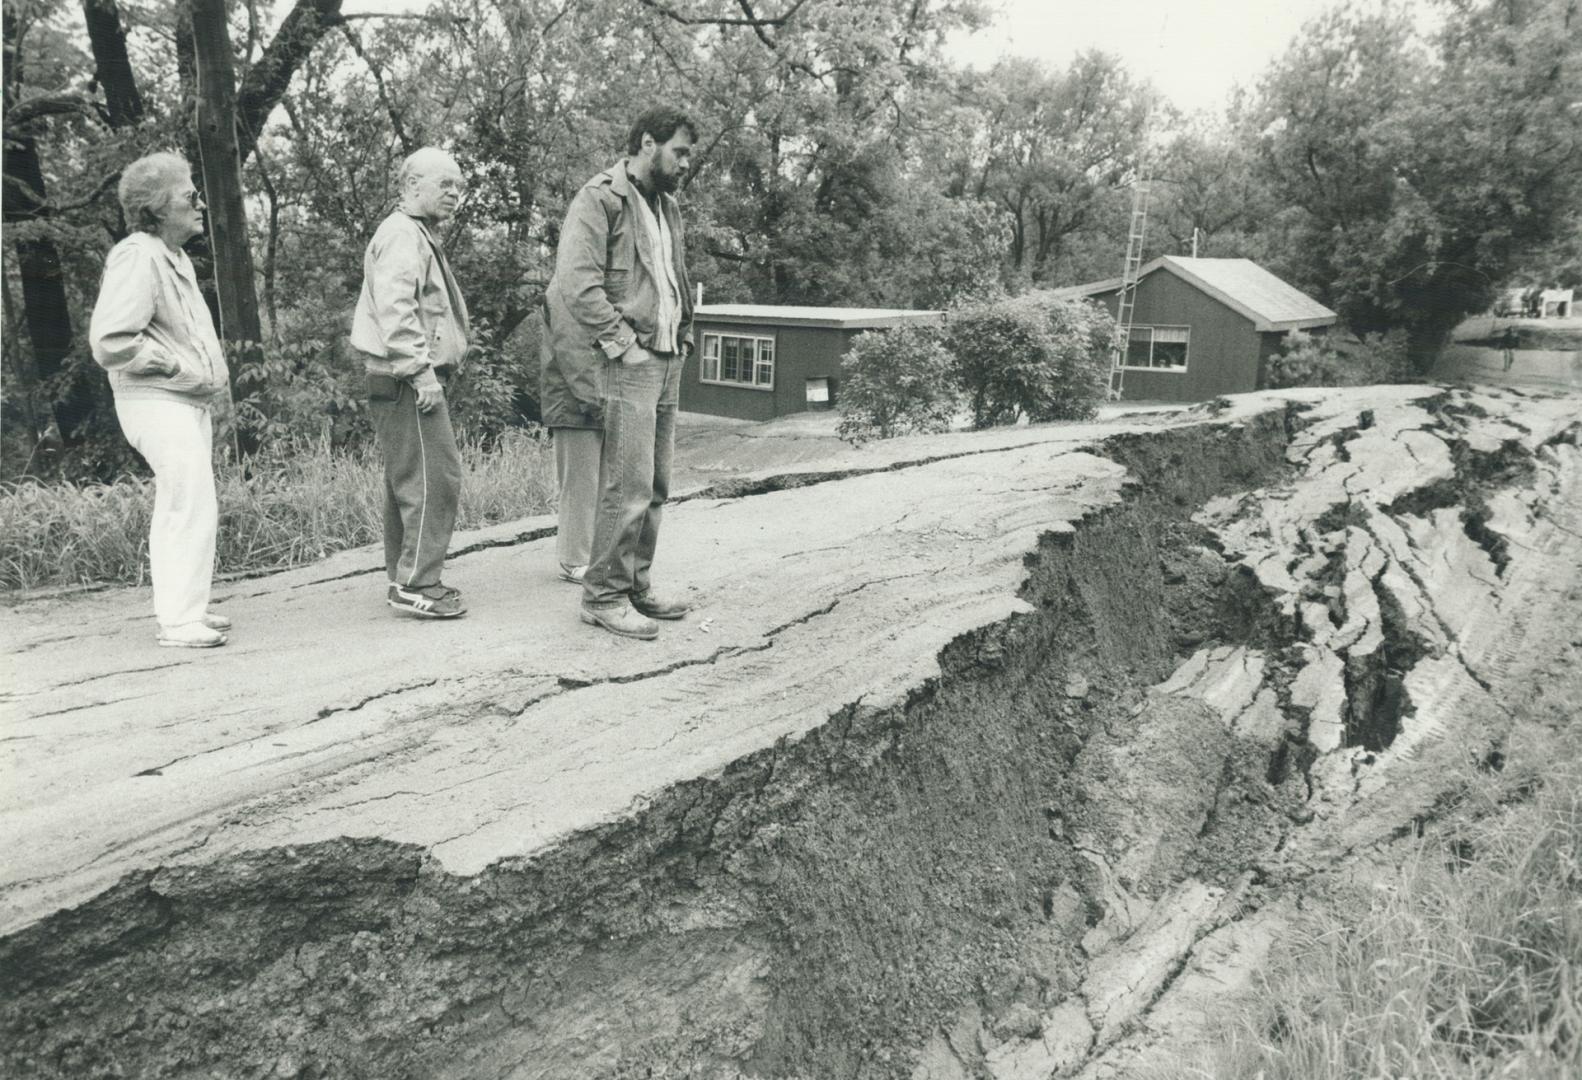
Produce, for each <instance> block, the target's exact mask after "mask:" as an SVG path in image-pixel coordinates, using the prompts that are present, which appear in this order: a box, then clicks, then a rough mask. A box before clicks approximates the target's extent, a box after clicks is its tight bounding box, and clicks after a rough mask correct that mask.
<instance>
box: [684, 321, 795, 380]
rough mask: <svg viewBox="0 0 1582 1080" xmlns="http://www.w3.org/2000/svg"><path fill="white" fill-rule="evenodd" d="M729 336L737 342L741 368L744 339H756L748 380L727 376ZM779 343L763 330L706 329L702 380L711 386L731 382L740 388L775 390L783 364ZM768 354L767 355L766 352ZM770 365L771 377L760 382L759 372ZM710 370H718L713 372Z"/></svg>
mask: <svg viewBox="0 0 1582 1080" xmlns="http://www.w3.org/2000/svg"><path fill="white" fill-rule="evenodd" d="M725 338H730V339H732V340H733V341H735V342H737V343H738V344H737V364H738V370H740V368H739V365H740V364H741V352H740V350H741V344H740V343H741V342H752V360H751V362H750V364H751V368H752V375H751V377H750V378H749V379H747V380H742V379H727V378H725V377H724V376H723V375H722V374H721V372H722V371H723V370H724V360H725V342H724V339H725ZM779 352H780V350H779V347H778V343H777V342H776V341H775V339H774V338H773V337H772V336H765V335H762V334H742V333H727V332H726V331H723V330H706V331H704V333H703V350H702V352H700V353H699V354H698V381H699V382H700V383H703V384H705V385H708V386H729V387H732V388H733V389H736V390H762V391H767V392H769V393H771V394H772V393H774V389H775V375H776V369H777V368H778V367H779V364H778V362H777V361H778V359H779ZM765 354H767V358H766V356H765ZM765 369H767V371H768V374H769V381H768V382H767V383H765V382H759V381H758V376H759V374H760V373H761V372H762V371H764V370H765ZM710 370H712V371H713V372H714V374H713V376H712V377H711V376H710V375H709V372H710Z"/></svg>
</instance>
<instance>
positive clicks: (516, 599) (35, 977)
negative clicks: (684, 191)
mask: <svg viewBox="0 0 1582 1080" xmlns="http://www.w3.org/2000/svg"><path fill="white" fill-rule="evenodd" d="M1576 406H1577V399H1576V398H1575V397H1562V396H1536V395H1524V394H1520V393H1517V392H1514V391H1507V392H1501V393H1493V392H1487V393H1479V392H1472V391H1467V390H1444V389H1440V388H1434V387H1415V388H1370V389H1368V390H1366V391H1338V392H1336V391H1332V392H1324V393H1310V394H1301V393H1290V394H1285V395H1252V396H1246V397H1241V398H1236V399H1230V400H1227V401H1223V402H1219V403H1215V404H1214V405H1211V406H1206V407H1202V408H1199V409H1196V410H1193V411H1191V412H1189V413H1187V414H1185V415H1182V416H1178V417H1174V418H1165V419H1161V418H1147V419H1139V420H1135V421H1132V422H1120V423H1115V424H1111V425H1093V426H1069V427H1048V428H1035V429H1017V430H1011V431H999V432H992V433H984V434H980V435H958V436H946V437H936V438H931V439H913V440H901V441H897V442H895V443H890V444H881V445H879V446H875V447H871V448H868V449H865V450H851V451H845V452H842V453H839V454H836V455H834V456H833V457H830V458H828V459H827V460H821V461H808V462H805V463H803V464H799V465H798V466H797V467H796V468H797V471H795V472H786V471H785V470H774V469H770V470H766V471H764V472H762V473H760V474H758V475H754V476H749V477H746V478H743V479H738V480H735V481H733V482H731V483H729V484H721V485H716V486H714V487H713V488H706V489H704V490H701V491H698V492H694V493H693V495H694V497H691V498H689V499H687V500H685V501H683V502H681V503H680V504H679V505H677V506H676V507H674V508H673V509H672V510H671V511H668V512H667V518H666V526H665V536H664V542H663V546H662V551H661V557H660V558H661V561H660V566H659V570H660V572H661V574H662V576H663V578H664V579H665V580H666V581H667V582H668V583H670V584H672V585H683V584H684V585H686V586H688V587H690V589H691V590H692V593H693V596H694V598H695V599H696V601H697V603H698V605H699V607H698V611H697V612H696V614H695V615H694V616H692V617H691V618H690V619H689V620H688V621H686V622H684V623H680V624H677V625H676V626H675V627H673V628H667V632H666V634H665V635H664V636H663V638H662V639H661V640H660V642H658V643H656V644H654V645H651V646H650V645H644V644H640V643H632V642H624V641H618V640H615V639H612V638H609V637H607V636H604V635H599V634H597V633H596V632H594V631H591V630H587V629H585V628H583V627H581V626H580V624H578V623H577V622H576V618H575V603H576V597H575V595H574V593H573V592H572V591H570V590H569V589H567V587H565V586H562V585H558V584H556V583H555V582H554V581H553V579H552V576H551V573H550V566H551V562H552V556H551V553H550V547H551V545H552V541H548V540H546V539H545V537H546V536H547V535H548V526H547V525H546V524H544V523H526V524H519V525H517V526H513V527H512V528H510V529H506V530H500V531H498V532H497V534H495V535H493V536H491V537H485V538H483V539H481V540H476V541H475V542H473V543H471V544H469V545H467V547H468V553H466V554H464V555H461V556H460V557H459V558H458V559H457V560H456V561H455V564H454V567H453V570H452V572H451V577H452V579H453V581H454V583H455V584H457V585H459V586H461V587H463V588H464V589H467V591H468V592H469V594H471V595H472V596H473V598H474V600H473V606H474V614H473V615H471V616H469V618H468V619H466V620H464V621H463V622H461V623H458V624H454V625H430V624H418V623H410V622H402V621H399V620H394V619H392V618H390V617H388V615H387V613H386V611H385V610H384V609H383V607H382V604H381V603H380V600H379V590H378V587H377V586H378V577H377V574H376V573H373V572H372V568H371V567H370V566H369V565H368V563H369V560H368V558H367V556H366V555H362V556H345V557H342V558H341V559H338V560H336V561H335V562H333V563H331V564H328V565H325V566H321V567H316V568H313V569H311V570H307V571H301V572H295V573H292V574H286V575H280V576H277V577H274V578H268V579H262V580H260V581H256V582H251V583H246V584H244V585H241V586H238V588H237V590H236V593H235V595H234V596H232V597H231V598H230V599H229V602H228V603H227V604H226V605H225V606H226V609H227V611H228V612H229V613H230V614H231V615H232V616H233V618H235V619H236V620H237V623H238V630H237V632H236V634H235V635H234V639H233V644H232V645H231V646H229V647H228V648H227V649H225V650H222V651H221V652H219V653H217V654H212V655H179V656H171V655H168V654H161V653H159V651H158V650H155V649H153V648H151V647H150V644H151V643H150V642H149V641H148V640H147V635H146V633H145V632H144V630H145V627H144V626H143V623H144V622H145V621H146V620H145V617H144V615H143V610H142V607H143V605H144V603H145V598H144V597H141V596H137V595H135V594H134V595H128V594H123V593H117V594H106V595H101V596H97V597H90V598H83V599H77V600H72V601H54V602H40V603H36V604H30V605H25V606H23V607H21V608H18V609H15V610H13V611H12V612H10V613H9V615H8V618H7V629H6V657H7V659H6V666H7V668H8V676H9V677H8V679H7V683H8V689H7V692H6V698H5V704H6V719H5V721H4V752H5V754H6V758H7V760H6V765H5V775H6V776H7V777H9V778H11V782H9V783H7V784H6V785H5V791H4V793H3V804H0V842H3V843H4V846H5V850H6V851H7V853H8V855H7V859H6V866H5V872H4V879H3V882H0V897H3V908H0V912H3V921H0V933H3V935H4V936H3V940H0V969H3V971H4V972H5V977H4V980H3V986H0V1025H3V1031H4V1036H5V1037H4V1049H3V1050H0V1055H3V1058H0V1060H3V1061H4V1062H5V1063H6V1071H7V1073H8V1074H11V1075H18V1076H60V1077H74V1078H76V1077H87V1076H116V1075H125V1076H168V1077H186V1076H194V1077H195V1076H213V1075H219V1076H226V1077H232V1076H234V1077H265V1076H282V1077H291V1076H296V1077H378V1078H397V1077H480V1076H495V1077H511V1078H521V1080H526V1078H552V1077H554V1078H558V1077H567V1078H571V1077H578V1078H581V1077H601V1078H603V1077H610V1078H615V1077H621V1078H626V1077H648V1076H691V1077H699V1078H704V1077H707V1078H725V1077H737V1076H762V1077H803V1078H807V1080H813V1078H824V1077H834V1076H843V1077H860V1078H881V1077H883V1078H889V1077H897V1078H908V1077H909V1078H912V1080H947V1078H948V1080H962V1078H969V1077H970V1078H978V1077H993V1078H995V1080H1024V1078H1027V1080H1031V1078H1038V1080H1045V1078H1050V1077H1055V1076H1073V1075H1083V1076H1090V1077H1102V1076H1119V1075H1127V1072H1128V1070H1130V1069H1132V1068H1134V1067H1135V1066H1136V1065H1137V1064H1138V1062H1140V1061H1143V1060H1145V1059H1147V1058H1148V1057H1149V1055H1151V1054H1157V1053H1159V1052H1160V1049H1161V1047H1167V1046H1169V1045H1170V1042H1171V1040H1173V1039H1178V1038H1182V1037H1185V1036H1186V1035H1187V1034H1189V1032H1190V1029H1191V1028H1192V1027H1193V1025H1194V1024H1195V1023H1197V1022H1198V1020H1199V1019H1200V1016H1201V1009H1202V1007H1203V1006H1202V1003H1203V1001H1204V1000H1205V997H1206V995H1210V994H1218V993H1224V992H1228V989H1229V990H1234V988H1235V986H1236V985H1237V984H1238V982H1239V981H1241V980H1244V979H1245V976H1246V973H1247V972H1248V971H1250V970H1251V969H1252V968H1253V967H1255V966H1256V964H1257V963H1258V962H1259V959H1260V957H1261V956H1262V955H1263V952H1264V951H1265V950H1267V948H1268V946H1269V944H1270V942H1271V941H1273V940H1275V939H1276V938H1277V937H1278V934H1279V928H1280V913H1281V912H1282V910H1284V909H1285V907H1284V906H1285V905H1287V904H1289V903H1290V901H1291V898H1292V897H1293V896H1294V895H1296V894H1297V893H1298V892H1299V891H1300V890H1301V889H1302V888H1303V883H1304V882H1305V881H1306V880H1308V879H1310V878H1311V877H1312V876H1313V875H1314V874H1317V873H1322V872H1325V870H1326V869H1327V868H1332V867H1334V866H1336V865H1338V864H1340V863H1343V862H1344V861H1345V860H1347V859H1349V858H1353V857H1355V856H1356V853H1358V852H1360V851H1365V850H1367V849H1368V848H1369V847H1370V846H1373V845H1378V844H1382V843H1387V842H1389V841H1390V839H1391V838H1393V837H1396V836H1399V835H1401V834H1402V833H1403V831H1410V830H1411V829H1412V828H1413V827H1414V823H1419V822H1421V821H1422V820H1424V819H1425V817H1429V816H1431V815H1432V814H1433V812H1434V807H1435V806H1436V803H1437V802H1438V800H1440V799H1441V798H1442V797H1443V795H1444V784H1445V779H1444V777H1445V775H1446V770H1445V768H1444V765H1445V763H1447V762H1449V761H1452V760H1457V761H1459V760H1462V759H1464V758H1466V757H1467V756H1468V755H1471V756H1473V757H1474V758H1476V759H1479V760H1488V761H1493V760H1495V756H1496V755H1497V754H1498V752H1499V747H1500V745H1501V741H1502V739H1503V738H1504V737H1505V735H1506V733H1507V732H1508V731H1509V729H1510V727H1511V725H1512V724H1513V723H1514V722H1515V720H1514V717H1515V715H1516V714H1517V713H1518V712H1524V713H1532V712H1534V711H1539V712H1541V711H1543V710H1545V709H1552V710H1557V709H1562V708H1569V704H1568V703H1569V702H1572V701H1574V700H1577V699H1578V696H1579V694H1582V685H1579V683H1578V675H1577V672H1578V670H1579V669H1582V665H1578V664H1577V663H1576V661H1577V660H1578V659H1582V655H1579V653H1582V621H1579V616H1578V612H1579V611H1582V605H1579V604H1578V600H1579V599H1582V589H1579V584H1578V583H1579V581H1582V577H1579V575H1578V570H1579V568H1582V542H1579V538H1582V456H1579V451H1578V448H1577V433H1578V429H1579V425H1578V422H1577V420H1576V419H1575V418H1576V416H1577V408H1576ZM1535 672H1543V673H1546V674H1545V676H1544V677H1543V678H1542V679H1535V678H1534V674H1535ZM1227 988H1228V989H1227Z"/></svg>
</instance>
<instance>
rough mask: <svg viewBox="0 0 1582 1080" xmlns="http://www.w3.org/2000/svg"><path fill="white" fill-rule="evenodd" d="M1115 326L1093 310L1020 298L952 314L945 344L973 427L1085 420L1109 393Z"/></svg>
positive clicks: (1045, 298)
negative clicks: (953, 361) (953, 359)
mask: <svg viewBox="0 0 1582 1080" xmlns="http://www.w3.org/2000/svg"><path fill="white" fill-rule="evenodd" d="M1114 328H1115V322H1114V320H1113V319H1111V318H1110V316H1109V314H1108V313H1107V312H1106V311H1105V310H1104V309H1103V308H1101V307H1098V306H1097V305H1095V304H1090V303H1086V302H1083V301H1080V300H1061V299H1056V298H1054V297H1053V296H1051V295H1050V294H1048V293H1027V294H1024V295H1022V296H1018V297H1014V298H1012V299H1009V300H1000V301H996V302H993V303H987V304H975V305H971V306H968V307H964V308H961V309H959V310H957V311H955V312H953V313H951V315H950V317H949V320H948V329H947V338H948V343H949V347H950V351H951V352H952V353H953V354H954V356H955V365H954V370H955V374H956V379H957V382H958V384H959V385H960V386H961V387H962V389H963V391H964V392H965V394H966V396H967V400H968V403H969V405H970V406H971V409H972V425H973V427H975V428H986V427H994V426H996V425H1000V424H1014V423H1016V422H1017V421H1018V420H1020V419H1021V418H1022V417H1024V416H1025V417H1027V418H1028V419H1029V420H1034V421H1044V420H1086V419H1088V418H1090V417H1092V416H1093V414H1094V413H1095V411H1096V410H1097V405H1098V403H1099V402H1100V401H1101V400H1103V398H1104V396H1105V393H1106V391H1107V389H1108V386H1107V383H1108V377H1109V348H1110V342H1111V340H1112V337H1113V335H1114Z"/></svg>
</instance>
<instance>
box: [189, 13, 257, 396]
mask: <svg viewBox="0 0 1582 1080" xmlns="http://www.w3.org/2000/svg"><path fill="white" fill-rule="evenodd" d="M189 3H190V5H191V18H192V44H193V50H194V59H195V66H194V73H195V82H196V89H197V101H196V110H195V115H194V126H195V127H196V129H197V140H198V158H199V162H200V165H201V168H202V171H203V190H204V195H205V197H206V201H207V202H208V204H209V246H210V250H211V251H212V252H213V255H214V281H215V286H216V288H217V290H218V292H219V299H220V316H221V329H222V333H223V334H224V337H225V341H226V342H227V344H230V345H232V346H233V347H235V348H236V349H237V350H238V352H239V354H240V355H238V357H237V360H238V361H239V362H238V363H236V364H233V365H232V372H233V374H232V381H233V383H234V381H235V379H236V378H237V377H238V376H239V375H240V374H241V372H242V370H244V369H245V367H246V365H247V364H248V363H250V362H252V361H254V360H256V358H257V355H258V351H259V350H260V349H261V347H262V342H263V336H264V335H263V327H262V324H261V323H260V321H259V318H258V290H257V287H256V284H255V283H254V281H253V251H252V247H251V246H250V245H249V244H248V241H247V208H246V206H245V205H244V204H243V198H242V194H243V193H242V169H241V156H240V152H239V150H238V147H237V123H236V71H235V68H234V66H233V64H232V60H231V36H230V31H229V29H228V28H227V26H226V23H225V0H189Z"/></svg>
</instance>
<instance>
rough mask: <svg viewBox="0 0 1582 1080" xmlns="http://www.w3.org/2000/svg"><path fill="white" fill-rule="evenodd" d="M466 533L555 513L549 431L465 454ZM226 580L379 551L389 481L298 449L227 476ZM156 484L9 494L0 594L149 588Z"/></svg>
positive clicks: (370, 456)
mask: <svg viewBox="0 0 1582 1080" xmlns="http://www.w3.org/2000/svg"><path fill="white" fill-rule="evenodd" d="M462 466H463V478H462V507H461V516H460V519H459V521H458V526H457V527H458V528H464V529H465V528H477V527H479V526H483V525H492V524H496V523H498V522H501V521H509V520H512V519H513V518H518V517H525V516H527V515H530V514H539V513H544V512H546V511H547V510H549V509H550V508H551V507H552V506H553V505H554V498H555V472H554V459H553V454H552V453H551V452H550V449H549V445H548V443H547V442H546V441H545V440H544V438H543V436H542V432H541V430H540V429H535V428H529V429H526V430H522V429H510V430H507V431H506V432H504V433H503V434H502V435H501V437H500V438H499V439H498V440H496V441H495V442H494V443H493V444H492V445H491V446H489V447H487V448H485V447H484V446H483V445H482V444H481V443H479V442H476V441H469V442H467V443H465V444H464V445H463V446H462ZM215 486H216V489H217V492H218V496H219V502H220V529H219V538H218V552H217V556H216V562H217V570H218V572H219V573H220V574H239V573H256V572H260V571H265V570H276V569H283V568H285V567H290V566H298V565H301V564H303V563H307V562H312V561H313V560H315V559H320V558H323V557H324V556H326V555H329V554H331V553H333V552H336V551H341V550H344V549H346V548H352V547H360V546H362V545H364V544H373V543H377V542H379V540H380V538H381V537H382V535H383V528H382V525H381V521H382V514H383V504H384V476H383V471H382V468H381V466H380V463H379V456H378V454H377V452H376V451H373V450H358V451H351V452H345V453H342V452H332V451H331V450H330V448H329V447H328V446H327V445H325V444H324V443H323V442H322V441H318V442H298V443H296V444H294V445H292V446H291V447H289V448H288V449H286V450H283V451H281V452H278V453H276V454H275V455H273V456H272V457H271V458H270V459H269V460H268V461H266V462H259V461H252V462H249V465H248V468H247V470H246V472H245V473H244V471H243V470H242V469H241V468H239V467H237V466H236V465H234V464H232V463H229V462H226V463H222V464H219V465H217V467H216V471H215ZM153 502H154V482H153V480H151V479H148V478H146V477H138V476H124V477H121V478H120V479H117V480H116V481H115V482H114V483H109V484H99V483H83V484H78V483H70V482H63V483H52V484H48V485H45V484H40V483H38V482H36V481H32V480H24V481H21V482H16V483H7V484H4V485H0V588H5V589H36V588H43V587H59V586H71V585H90V584H106V583H107V584H124V585H133V584H142V583H144V582H146V581H147V573H148V570H147V565H148V523H149V516H150V514H151V513H152V510H153Z"/></svg>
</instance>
